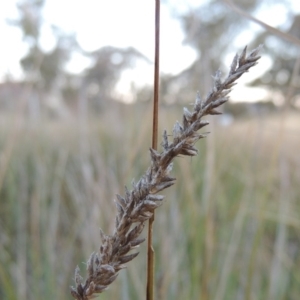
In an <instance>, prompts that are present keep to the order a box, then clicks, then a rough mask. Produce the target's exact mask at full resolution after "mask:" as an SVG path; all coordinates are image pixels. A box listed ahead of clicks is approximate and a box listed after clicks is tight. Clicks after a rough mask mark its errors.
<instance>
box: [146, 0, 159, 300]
mask: <svg viewBox="0 0 300 300" xmlns="http://www.w3.org/2000/svg"><path fill="white" fill-rule="evenodd" d="M159 25H160V0H155V65H154V98H153V125H152V148H153V149H155V150H157V132H158V100H159V30H160V26H159ZM153 223H154V213H153V215H152V217H151V218H150V219H149V225H148V256H147V296H146V299H147V300H153V299H154V249H153V246H152V237H153Z"/></svg>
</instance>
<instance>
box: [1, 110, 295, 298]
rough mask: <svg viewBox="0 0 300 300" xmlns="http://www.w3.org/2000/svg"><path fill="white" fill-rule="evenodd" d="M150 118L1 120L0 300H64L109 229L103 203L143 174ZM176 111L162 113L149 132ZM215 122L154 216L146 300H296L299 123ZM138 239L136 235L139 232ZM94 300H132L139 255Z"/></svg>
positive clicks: (177, 167)
mask: <svg viewBox="0 0 300 300" xmlns="http://www.w3.org/2000/svg"><path fill="white" fill-rule="evenodd" d="M150 114H151V108H150V107H148V106H147V105H146V104H143V105H136V106H128V107H123V106H121V107H119V106H116V107H114V108H113V110H112V111H105V112H103V114H101V115H100V116H99V118H98V119H97V120H96V119H94V118H89V117H88V116H82V117H81V118H80V119H79V120H68V121H64V122H62V121H47V122H40V123H30V122H26V121H24V122H21V123H19V124H18V123H15V122H14V121H11V119H9V120H6V121H5V120H4V119H3V121H2V130H1V137H0V140H1V141H0V143H1V153H2V157H1V163H2V164H1V172H0V184H1V206H0V230H1V231H0V232H1V234H0V249H1V251H0V298H1V299H8V300H14V299H29V300H30V299H45V300H47V299H49V300H50V299H51V300H52V299H71V296H69V286H70V285H72V284H73V281H72V280H73V278H72V277H73V272H74V269H75V267H76V265H77V264H79V266H80V268H81V269H85V264H84V262H86V260H87V259H88V257H89V255H90V254H91V252H93V251H95V250H96V249H97V248H98V247H99V244H100V241H99V227H101V228H102V229H103V230H104V231H105V232H106V233H110V232H111V231H112V229H113V225H114V216H115V207H114V203H113V197H114V195H115V194H116V193H120V194H123V193H124V188H123V187H124V185H130V183H131V181H132V179H133V178H135V179H138V178H139V177H140V176H141V175H142V174H143V173H144V171H145V170H146V169H147V166H148V164H149V161H150V159H149V154H148V148H149V146H150V144H151V133H150V132H151V124H152V123H151V120H150V117H151V116H150ZM180 116H181V111H180V110H179V109H177V108H176V107H173V108H163V109H162V111H161V113H160V119H161V121H160V132H162V130H163V129H164V128H166V129H168V132H169V133H171V132H172V126H173V124H174V122H175V121H176V119H178V118H180ZM217 119H218V117H216V118H215V119H214V120H215V121H213V122H212V123H211V124H210V125H209V126H208V127H206V128H207V129H206V130H207V131H210V132H211V134H209V136H208V138H207V139H205V140H201V141H200V142H199V143H198V146H197V147H198V149H199V155H198V156H197V157H195V158H192V159H186V158H178V159H177V160H176V161H175V164H174V172H173V174H174V176H175V177H176V178H177V183H176V185H175V186H173V187H171V188H170V189H169V190H168V191H166V193H165V195H166V201H165V203H164V204H163V206H162V207H160V208H159V209H158V210H157V213H156V222H155V229H154V230H155V235H154V246H155V248H156V280H157V284H156V292H157V296H156V299H163V300H165V299H166V300H167V299H191V300H194V299H204V300H205V299H217V300H223V299H228V300H229V299H230V300H231V299H272V300H276V299H298V296H299V295H300V268H299V266H300V251H299V250H300V248H299V247H300V234H299V231H300V217H299V216H300V185H299V183H300V155H299V149H300V139H299V133H300V122H299V115H293V114H281V115H276V116H268V117H256V118H254V117H253V118H250V119H247V120H236V121H234V122H233V123H232V124H231V125H230V126H227V127H221V126H219V125H218V123H217V122H216V120H217ZM144 235H145V233H144ZM140 252H141V253H140V255H139V256H138V257H137V258H136V259H135V260H134V261H133V262H131V263H130V264H129V265H128V269H126V270H125V271H122V272H121V274H120V276H119V278H118V279H117V281H116V282H115V283H114V284H113V285H112V286H111V288H110V289H109V290H108V291H107V292H105V293H103V294H102V295H101V296H100V299H104V300H106V299H124V300H126V299H128V300H129V299H130V300H131V299H144V294H145V285H146V283H145V268H146V244H145V243H144V244H143V245H142V246H141V247H140Z"/></svg>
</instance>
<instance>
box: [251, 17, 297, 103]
mask: <svg viewBox="0 0 300 300" xmlns="http://www.w3.org/2000/svg"><path fill="white" fill-rule="evenodd" d="M288 20H289V22H290V26H289V29H288V31H287V33H289V34H290V35H293V36H295V37H297V38H298V39H299V40H300V15H294V16H293V15H292V16H290V17H289V19H288ZM255 43H264V45H265V49H266V51H265V52H266V53H267V54H268V56H269V57H270V58H271V60H272V66H271V68H270V69H268V70H267V71H266V72H265V73H264V74H263V75H262V76H260V77H259V78H258V79H256V80H254V81H253V82H251V85H252V86H254V85H255V86H258V85H262V86H265V87H267V88H268V89H270V90H272V91H273V92H275V93H280V94H281V95H282V96H283V99H284V100H285V105H286V106H287V107H293V106H295V105H296V100H297V99H299V95H300V55H299V47H297V46H296V45H293V44H291V43H288V42H286V41H284V40H280V39H278V38H277V37H275V36H273V35H272V34H271V33H270V32H268V31H264V32H263V33H261V34H259V35H258V36H257V37H256V39H255Z"/></svg>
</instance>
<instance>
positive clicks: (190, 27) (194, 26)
mask: <svg viewBox="0 0 300 300" xmlns="http://www.w3.org/2000/svg"><path fill="white" fill-rule="evenodd" d="M165 2H166V3H170V5H171V7H172V1H171V0H169V1H168V0H166V1H165ZM290 2H291V1H289V0H266V1H258V0H251V1H248V0H241V1H238V6H239V7H240V8H241V9H243V10H244V11H247V12H248V13H250V14H252V15H255V14H257V13H258V12H259V11H260V10H261V9H265V10H266V9H268V7H270V6H272V5H275V4H280V5H285V6H286V7H287V8H289V11H290V14H293V12H292V9H291V5H290ZM174 14H175V15H176V16H177V17H178V18H179V19H180V20H181V24H182V28H183V31H184V33H185V36H186V37H185V40H184V43H185V44H187V45H189V46H191V47H192V48H193V49H194V50H196V52H197V54H198V57H197V59H196V61H195V62H194V63H193V64H192V65H191V66H190V67H189V68H187V69H186V70H184V71H183V72H181V73H180V74H178V75H176V76H166V77H164V78H162V93H163V94H162V98H163V100H164V101H166V102H170V101H181V100H184V101H185V102H186V99H193V98H194V97H195V90H198V89H199V90H200V91H201V93H207V92H208V90H207V89H208V88H209V87H210V86H211V83H212V79H211V74H213V73H214V72H215V71H216V70H217V69H219V68H221V69H222V68H223V64H222V61H224V60H225V56H226V55H227V54H228V53H229V52H236V51H237V50H239V51H240V50H241V49H242V48H243V47H244V46H245V45H244V44H243V45H238V49H236V44H237V43H235V38H236V37H237V36H239V35H241V34H242V33H243V32H244V31H246V30H247V29H249V26H250V24H251V23H250V21H249V20H248V19H247V18H245V17H243V16H240V15H238V14H236V13H235V12H233V11H232V10H231V9H230V8H229V7H228V6H226V5H225V4H224V3H223V2H222V1H219V0H210V1H205V2H204V3H203V4H201V5H200V6H199V7H198V8H196V9H195V8H192V9H189V10H187V11H186V12H184V13H180V12H176V11H175V13H174ZM251 34H252V35H253V38H252V40H251V38H250V40H249V41H246V42H245V43H247V44H249V43H252V44H253V46H251V47H256V46H258V45H259V44H260V43H263V44H265V41H264V38H265V36H264V37H263V36H262V38H261V39H257V38H256V36H258V35H259V31H258V30H256V31H254V30H251ZM266 34H267V33H266ZM292 52H293V53H291V55H287V56H289V57H290V58H291V59H292V60H293V61H295V51H292ZM281 53H284V51H283V52H281ZM273 54H274V56H273V57H272V59H274V60H273V62H274V64H276V60H277V57H278V56H280V55H282V54H280V51H278V49H276V48H273ZM291 62H292V61H291ZM275 69H276V68H275ZM275 69H273V70H274V72H275V73H276V75H274V76H275V77H276V76H277V77H278V76H279V77H280V76H281V75H278V74H279V73H280V72H282V70H281V69H282V68H281V66H278V68H277V70H275ZM281 77H283V76H281ZM200 78H201V81H200ZM179 90H180V93H178V91H179ZM170 95H173V96H172V97H170ZM180 95H181V96H180ZM182 97H184V99H182ZM241 100H242V99H241Z"/></svg>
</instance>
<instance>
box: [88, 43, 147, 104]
mask: <svg viewBox="0 0 300 300" xmlns="http://www.w3.org/2000/svg"><path fill="white" fill-rule="evenodd" d="M87 55H89V57H91V59H92V66H91V67H90V68H88V69H86V71H85V75H84V76H85V89H86V94H87V97H88V99H89V102H90V103H91V104H92V106H93V108H100V107H101V106H102V105H103V103H104V102H106V101H108V100H112V99H114V100H116V97H115V95H114V87H115V85H116V83H117V82H118V80H119V79H120V76H121V74H122V72H123V71H124V70H125V69H127V68H132V67H134V66H135V63H136V60H137V59H142V60H145V61H148V59H147V58H146V57H145V56H144V55H142V54H141V53H140V52H139V51H137V50H136V49H135V48H132V47H129V48H125V49H123V48H115V47H111V46H106V47H103V48H100V49H99V50H97V51H95V52H93V53H90V54H87Z"/></svg>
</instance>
